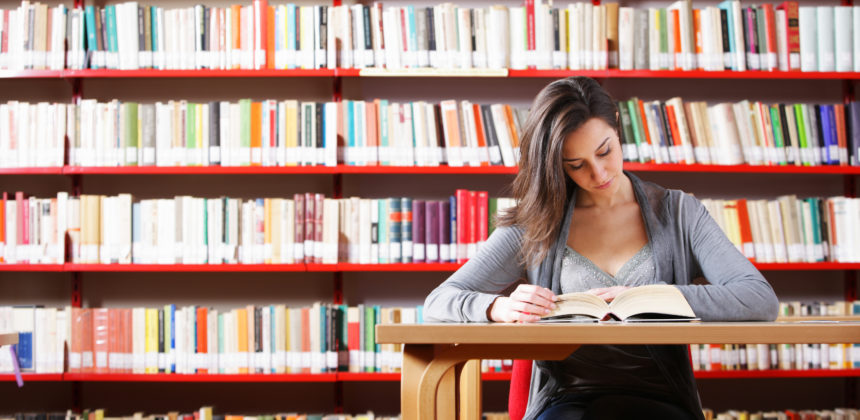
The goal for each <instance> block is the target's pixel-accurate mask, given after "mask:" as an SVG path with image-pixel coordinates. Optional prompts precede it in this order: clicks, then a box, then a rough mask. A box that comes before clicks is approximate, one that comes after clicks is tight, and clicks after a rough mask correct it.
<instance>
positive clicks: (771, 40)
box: [761, 4, 779, 70]
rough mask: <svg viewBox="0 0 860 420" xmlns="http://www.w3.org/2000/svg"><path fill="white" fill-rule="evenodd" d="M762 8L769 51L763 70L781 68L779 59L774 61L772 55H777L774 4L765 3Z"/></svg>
mask: <svg viewBox="0 0 860 420" xmlns="http://www.w3.org/2000/svg"><path fill="white" fill-rule="evenodd" d="M761 7H762V10H763V11H764V41H765V52H766V53H767V54H766V56H765V57H767V59H766V60H765V62H764V63H762V69H763V70H777V69H779V64H778V60H777V62H774V60H773V59H772V57H776V54H777V50H776V16H774V12H773V5H772V4H763V5H762V6H761Z"/></svg>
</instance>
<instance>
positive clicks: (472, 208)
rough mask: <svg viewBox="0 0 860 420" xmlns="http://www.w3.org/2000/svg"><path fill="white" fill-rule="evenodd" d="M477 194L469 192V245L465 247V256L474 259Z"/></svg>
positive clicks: (476, 231) (476, 242) (476, 240)
mask: <svg viewBox="0 0 860 420" xmlns="http://www.w3.org/2000/svg"><path fill="white" fill-rule="evenodd" d="M477 201H478V194H477V193H476V192H475V191H469V209H468V210H469V244H468V246H467V247H466V256H467V257H468V258H474V257H475V254H476V253H477V251H478V226H477V223H478V206H477Z"/></svg>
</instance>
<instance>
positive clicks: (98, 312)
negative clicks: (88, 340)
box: [92, 308, 110, 373]
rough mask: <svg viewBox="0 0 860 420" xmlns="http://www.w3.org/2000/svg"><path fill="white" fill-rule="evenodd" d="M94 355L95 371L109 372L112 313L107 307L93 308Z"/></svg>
mask: <svg viewBox="0 0 860 420" xmlns="http://www.w3.org/2000/svg"><path fill="white" fill-rule="evenodd" d="M92 319H93V356H94V359H95V365H94V368H93V371H95V372H97V373H107V372H108V354H109V353H110V348H109V346H110V344H109V343H108V339H109V337H108V335H109V334H110V331H109V322H110V315H109V312H108V309H107V308H96V309H93V318H92Z"/></svg>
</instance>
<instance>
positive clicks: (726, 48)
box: [720, 9, 732, 70]
mask: <svg viewBox="0 0 860 420" xmlns="http://www.w3.org/2000/svg"><path fill="white" fill-rule="evenodd" d="M720 27H721V28H720V31H721V32H722V34H723V57H722V58H723V60H722V61H723V67H724V68H725V69H726V70H731V68H732V65H731V62H732V60H731V59H729V60H726V57H731V53H732V49H731V45H730V44H729V14H728V10H726V9H720Z"/></svg>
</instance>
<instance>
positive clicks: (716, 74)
mask: <svg viewBox="0 0 860 420" xmlns="http://www.w3.org/2000/svg"><path fill="white" fill-rule="evenodd" d="M392 76H393V77H479V78H499V77H508V78H562V77H569V76H588V77H592V78H598V79H609V78H638V79H750V80H858V79H860V73H856V72H782V71H703V70H693V71H676V70H619V69H606V70H533V69H526V70H513V69H432V68H414V69H396V70H388V69H377V68H365V69H354V68H349V69H344V68H338V69H328V68H325V69H288V70H287V69H283V70H275V69H261V70H247V69H232V70H209V69H200V70H152V69H140V70H109V69H98V70H94V69H84V70H70V69H64V70H0V78H6V79H95V78H187V77H194V78H201V77H203V78H206V77H209V78H229V77H246V78H250V77H254V78H256V77H392Z"/></svg>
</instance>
